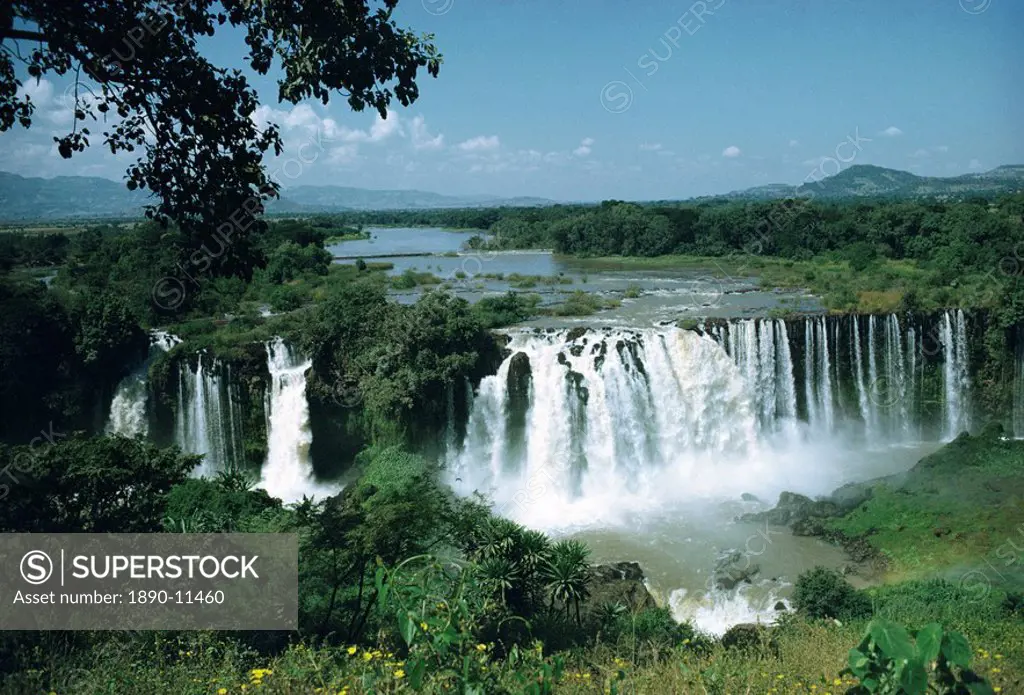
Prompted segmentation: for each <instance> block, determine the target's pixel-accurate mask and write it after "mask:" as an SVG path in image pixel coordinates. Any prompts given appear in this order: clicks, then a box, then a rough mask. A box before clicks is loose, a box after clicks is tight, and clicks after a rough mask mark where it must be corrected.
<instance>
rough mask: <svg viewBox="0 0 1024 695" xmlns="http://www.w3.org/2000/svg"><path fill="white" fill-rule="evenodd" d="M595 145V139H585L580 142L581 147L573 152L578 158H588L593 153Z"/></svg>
mask: <svg viewBox="0 0 1024 695" xmlns="http://www.w3.org/2000/svg"><path fill="white" fill-rule="evenodd" d="M593 145H594V138H583V140H582V141H581V142H580V146H579V147H577V148H576V149H575V150H573V151H572V153H573V154H574V155H576V156H577V157H586V156H587V155H589V154H590V152H591V147H593Z"/></svg>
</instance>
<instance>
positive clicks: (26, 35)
mask: <svg viewBox="0 0 1024 695" xmlns="http://www.w3.org/2000/svg"><path fill="white" fill-rule="evenodd" d="M7 39H24V40H25V41H41V42H43V43H49V41H50V39H48V38H46V35H45V34H41V33H39V32H38V31H24V30H22V29H0V41H6V40H7Z"/></svg>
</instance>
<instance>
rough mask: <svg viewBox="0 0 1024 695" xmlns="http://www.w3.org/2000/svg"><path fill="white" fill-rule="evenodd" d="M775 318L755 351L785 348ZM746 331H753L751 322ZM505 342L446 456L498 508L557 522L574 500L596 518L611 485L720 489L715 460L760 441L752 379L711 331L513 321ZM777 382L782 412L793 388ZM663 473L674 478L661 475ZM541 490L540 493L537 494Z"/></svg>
mask: <svg viewBox="0 0 1024 695" xmlns="http://www.w3.org/2000/svg"><path fill="white" fill-rule="evenodd" d="M771 328H772V327H771V326H769V327H768V328H767V329H765V330H762V331H761V336H760V338H761V339H760V340H759V342H758V348H759V349H758V352H757V353H756V354H757V358H756V359H758V360H761V359H762V358H763V359H766V360H767V359H769V357H771V356H776V358H784V357H785V356H786V355H787V354H788V353H787V352H786V351H783V350H781V349H778V345H777V343H772V342H771V341H772V339H773V338H772V336H773V333H772V330H771ZM742 330H746V331H748V332H749V333H748V335H747V336H745V337H747V338H749V335H750V334H753V333H754V332H755V331H757V330H758V328H757V327H755V326H746V327H745V328H743V329H742ZM781 336H782V334H781V333H780V334H778V335H777V336H775V337H781ZM741 342H742V341H741ZM764 346H768V347H764ZM769 347H770V348H771V349H769ZM762 348H763V350H762ZM508 349H509V351H510V352H511V353H512V354H511V355H510V356H509V357H508V358H507V359H505V360H504V362H503V363H502V364H501V367H500V368H499V369H498V371H497V373H496V374H494V375H493V376H489V377H486V378H484V379H483V380H482V382H481V384H480V387H479V389H478V393H477V395H476V397H475V399H474V401H473V405H472V410H471V413H470V417H469V422H468V425H467V428H466V438H465V440H464V442H463V444H462V447H461V448H460V449H459V450H458V451H456V452H454V453H453V454H451V455H450V456H449V458H448V468H449V470H450V475H451V477H452V478H453V479H454V483H455V486H456V488H461V489H462V490H463V491H465V492H469V491H471V490H473V489H479V490H482V491H486V492H488V493H490V494H492V495H493V496H494V498H495V501H496V502H497V503H498V504H499V505H500V508H501V511H502V513H505V514H508V515H511V516H518V517H523V516H531V517H532V518H534V519H535V520H536V519H537V518H538V517H537V515H540V516H541V517H543V516H544V515H545V514H550V515H553V516H551V517H550V519H549V520H550V521H551V522H552V523H556V522H565V521H567V520H568V518H567V517H563V516H562V511H564V506H563V505H569V504H572V503H573V502H574V501H580V500H582V501H583V502H584V506H583V507H582V508H581V509H578V510H577V511H581V512H582V517H583V518H589V519H591V520H593V519H594V518H595V516H596V515H597V512H596V511H595V508H594V507H593V506H589V505H596V506H600V507H602V511H603V512H607V511H609V510H608V508H607V507H606V502H608V501H609V500H610V499H611V497H610V496H614V495H617V494H619V493H622V494H623V495H632V496H635V497H636V498H637V499H641V500H642V499H646V498H647V496H648V495H649V494H651V493H652V491H656V492H657V494H673V486H675V488H676V491H682V492H687V493H691V492H695V491H697V490H699V489H703V488H707V487H711V488H717V487H718V485H719V484H720V483H721V481H720V480H719V476H718V475H717V474H711V475H709V474H708V473H709V471H710V470H711V468H712V467H714V466H715V465H717V464H718V462H719V461H720V460H722V459H729V460H742V459H743V458H744V457H746V456H748V455H750V454H751V453H752V452H754V451H755V450H757V449H758V447H759V446H760V442H759V441H758V435H757V432H758V430H759V426H758V415H757V414H756V413H755V406H754V403H753V398H752V397H751V395H752V389H750V388H749V387H748V385H747V381H746V379H745V377H744V375H743V374H742V372H741V370H740V369H739V368H738V367H737V365H736V364H735V363H734V362H733V361H732V359H731V358H730V357H729V355H728V354H727V353H726V352H725V350H724V349H723V348H722V347H721V346H720V345H719V344H718V343H717V342H716V341H715V340H713V339H712V338H711V337H709V336H701V335H698V334H697V333H694V332H691V331H682V330H679V329H675V328H671V329H645V330H610V329H609V330H604V331H587V332H586V333H584V334H583V335H581V336H577V337H575V338H573V339H570V336H569V334H568V332H566V331H562V332H552V333H533V332H517V333H513V334H512V335H511V341H510V343H509V345H508ZM781 371H782V373H783V374H784V373H785V370H784V369H783V370H781ZM790 377H791V374H790ZM765 383H767V382H765ZM771 383H772V384H775V383H776V380H775V375H774V373H773V375H772V379H771ZM780 393H782V394H783V396H782V398H781V401H780V402H781V403H782V404H783V407H782V408H781V409H780V410H781V412H782V414H783V416H784V417H789V412H790V411H792V412H795V409H792V403H793V393H794V390H793V388H789V389H781V391H780ZM760 405H764V402H763V401H762V402H760ZM773 406H774V402H773ZM665 475H668V476H670V477H671V478H672V479H673V482H672V483H671V484H668V483H665V482H664V481H663V480H662V481H661V482H659V480H660V479H661V477H662V476H665ZM732 482H733V483H735V484H736V485H740V486H741V485H742V484H743V482H742V480H740V479H736V480H734V481H732ZM680 486H681V487H680ZM541 495H545V496H546V497H545V500H546V501H545V504H538V505H533V504H532V503H533V502H535V501H536V500H538V499H539V498H540V496H541ZM560 509H561V510H562V511H560Z"/></svg>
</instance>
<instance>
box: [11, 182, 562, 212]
mask: <svg viewBox="0 0 1024 695" xmlns="http://www.w3.org/2000/svg"><path fill="white" fill-rule="evenodd" d="M148 199H149V198H148V193H147V192H143V191H129V190H128V189H127V188H125V186H124V184H123V183H121V182H118V181H111V180H110V179H102V178H98V177H93V176H58V177H56V178H52V179H43V178H33V177H25V176H19V175H17V174H11V173H8V172H0V220H2V221H9V222H15V221H25V220H67V219H80V218H110V217H134V216H137V215H140V214H141V212H142V207H143V206H144V205H145V204H146V203H147V201H148ZM553 202H554V201H551V200H545V199H543V198H499V197H497V196H446V195H441V194H439V193H430V192H428V191H415V190H394V191H376V190H370V189H365V188H346V187H342V186H297V187H295V188H289V189H287V190H285V191H282V195H281V198H280V199H278V200H275V201H271V202H270V203H269V204H268V206H267V211H268V212H269V213H279V214H302V213H317V212H342V211H344V210H418V209H427V208H467V207H497V206H511V207H536V206H543V205H552V204H553Z"/></svg>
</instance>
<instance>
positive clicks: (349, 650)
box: [345, 647, 359, 656]
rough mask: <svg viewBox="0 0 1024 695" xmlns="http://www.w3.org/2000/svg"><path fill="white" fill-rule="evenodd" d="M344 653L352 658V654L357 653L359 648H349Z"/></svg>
mask: <svg viewBox="0 0 1024 695" xmlns="http://www.w3.org/2000/svg"><path fill="white" fill-rule="evenodd" d="M345 651H347V652H348V655H349V656H352V655H353V654H355V653H356V652H358V651H359V648H358V647H349V648H348V649H346V650H345Z"/></svg>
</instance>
